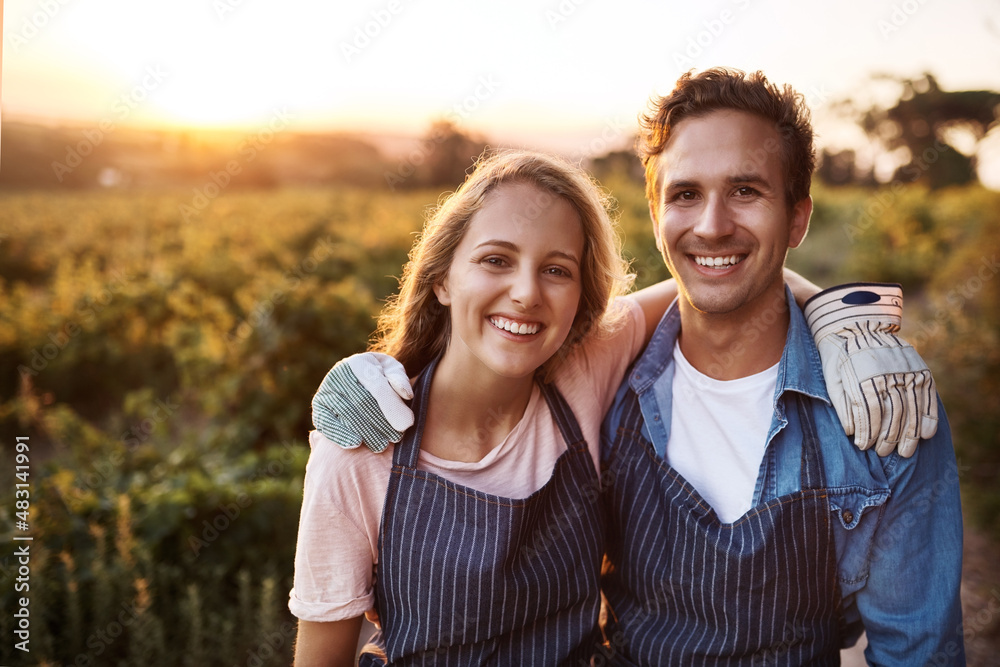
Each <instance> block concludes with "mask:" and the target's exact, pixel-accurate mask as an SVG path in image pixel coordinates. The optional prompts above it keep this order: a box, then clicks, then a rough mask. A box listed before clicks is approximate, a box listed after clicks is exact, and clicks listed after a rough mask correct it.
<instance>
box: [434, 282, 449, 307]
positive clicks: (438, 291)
mask: <svg viewBox="0 0 1000 667" xmlns="http://www.w3.org/2000/svg"><path fill="white" fill-rule="evenodd" d="M434 294H435V295H437V298H438V303H440V304H441V305H442V306H450V305H451V294H450V293H449V292H448V277H447V276H445V278H444V280H442V281H441V282H439V283H435V284H434Z"/></svg>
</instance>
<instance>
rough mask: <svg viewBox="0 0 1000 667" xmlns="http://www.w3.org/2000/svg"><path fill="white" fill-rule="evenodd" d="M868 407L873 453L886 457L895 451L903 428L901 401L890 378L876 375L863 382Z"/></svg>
mask: <svg viewBox="0 0 1000 667" xmlns="http://www.w3.org/2000/svg"><path fill="white" fill-rule="evenodd" d="M864 393H865V400H866V402H867V404H868V406H869V419H870V420H871V424H870V427H871V438H872V443H873V445H874V447H875V452H876V453H877V454H878V455H879V456H888V455H889V454H891V453H892V452H893V451H895V449H896V446H897V445H898V444H899V438H900V435H901V433H902V427H903V412H902V410H901V406H902V401H901V400H900V396H899V392H898V390H897V388H896V387H895V386H894V384H893V383H892V381H891V376H886V375H878V376H875V377H873V378H870V379H868V380H866V381H865V382H864Z"/></svg>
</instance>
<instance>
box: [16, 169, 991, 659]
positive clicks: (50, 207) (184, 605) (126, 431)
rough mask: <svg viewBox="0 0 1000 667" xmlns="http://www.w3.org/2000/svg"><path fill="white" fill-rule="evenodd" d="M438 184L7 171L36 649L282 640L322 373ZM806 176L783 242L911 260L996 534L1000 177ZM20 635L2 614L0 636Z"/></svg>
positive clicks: (965, 475) (827, 279) (981, 520)
mask: <svg viewBox="0 0 1000 667" xmlns="http://www.w3.org/2000/svg"><path fill="white" fill-rule="evenodd" d="M606 185H607V186H608V187H609V188H610V189H611V191H612V192H613V193H614V195H615V196H616V197H617V199H618V208H617V213H618V215H619V216H620V219H621V224H622V228H623V231H624V234H625V249H626V252H627V253H628V255H629V256H630V257H631V258H633V259H634V264H633V266H634V269H635V271H636V273H637V275H638V284H639V286H642V285H645V284H649V283H650V282H652V281H655V280H658V279H660V278H662V277H665V276H666V271H665V269H664V267H663V264H662V260H661V259H660V257H659V255H658V253H657V251H656V250H655V248H654V247H653V244H652V240H651V234H650V232H649V229H648V226H649V223H648V214H647V207H646V203H645V200H644V198H643V194H642V188H641V186H640V185H637V184H635V183H632V182H630V181H627V180H626V179H624V178H616V177H611V178H608V179H607V181H606ZM438 195H439V193H438V192H437V191H409V192H405V193H388V192H386V191H383V190H364V189H352V188H348V187H330V188H323V189H294V190H293V189H276V190H238V189H235V188H233V189H231V190H225V191H223V192H222V193H221V194H219V195H218V196H217V197H215V198H213V199H211V200H206V201H205V202H204V204H205V205H204V206H199V204H201V203H202V202H197V201H195V197H194V193H193V192H192V191H191V190H190V189H188V190H176V191H170V190H150V191H112V190H108V191H77V192H54V191H38V192H28V193H11V192H5V193H0V304H2V308H0V452H2V458H3V466H4V467H3V471H4V472H3V475H4V477H3V480H4V481H3V484H2V485H0V489H2V491H0V501H2V502H0V513H2V514H3V517H4V521H3V523H2V526H3V531H4V534H3V535H2V536H0V539H2V540H4V541H5V542H7V543H11V537H12V533H16V532H17V531H16V530H15V523H14V522H15V520H16V519H18V517H16V516H15V510H16V505H15V498H14V493H13V488H14V484H13V482H17V481H19V480H16V479H13V478H12V476H11V474H10V473H8V472H7V471H13V470H15V467H14V466H15V455H16V453H17V452H16V451H15V443H16V440H15V439H16V438H17V437H18V436H21V437H26V438H28V440H27V441H26V442H28V443H29V449H28V452H27V456H28V459H29V460H30V490H31V493H30V515H29V517H28V523H29V526H30V528H29V531H28V533H30V534H32V535H34V536H35V541H34V542H33V543H32V547H31V549H32V559H31V582H30V584H31V588H30V595H31V607H30V609H31V629H32V633H31V649H32V653H31V657H32V661H33V662H34V661H40V662H45V660H48V662H49V664H66V665H70V664H74V665H81V664H118V663H119V662H122V663H126V664H142V665H179V664H191V665H207V664H259V665H268V664H273V665H278V664H287V663H288V662H289V660H290V645H291V642H292V640H293V638H294V626H293V625H292V621H293V619H292V618H291V617H290V616H289V615H288V613H287V608H286V600H287V593H288V589H289V588H290V585H291V572H292V559H293V555H294V548H295V534H296V524H297V518H298V510H299V503H300V498H301V485H302V475H303V470H304V466H305V461H306V459H307V456H308V446H307V444H306V436H307V433H308V431H309V429H310V427H311V426H310V414H309V409H310V399H311V397H312V394H313V391H314V390H315V388H316V386H317V385H318V384H319V382H320V380H321V379H322V377H323V375H324V374H325V372H326V371H327V370H328V368H329V367H330V366H331V365H332V364H333V363H334V362H335V361H337V360H338V359H339V358H341V357H343V356H345V355H347V354H350V353H353V352H356V351H360V350H362V349H363V348H364V346H365V344H366V341H367V340H368V338H369V336H370V335H371V333H372V330H373V329H374V319H373V318H374V315H375V314H376V313H377V311H378V309H379V307H380V304H381V302H382V300H383V299H384V298H385V297H386V296H387V295H388V294H390V293H391V292H392V290H393V289H394V288H395V286H396V277H397V276H398V275H399V273H400V267H401V265H402V263H403V262H404V261H405V259H406V255H407V252H408V250H409V247H410V244H411V242H412V239H413V234H414V233H415V232H416V231H418V230H419V229H420V226H421V223H422V220H423V217H424V215H425V213H426V210H427V208H428V206H430V205H433V204H434V203H435V202H436V201H437V198H438ZM814 196H815V199H816V209H815V214H814V217H813V226H812V229H811V231H810V234H809V237H808V238H807V239H806V242H805V244H804V247H803V248H801V249H799V250H796V251H793V252H792V254H791V256H790V260H789V263H790V265H791V266H792V267H794V268H796V269H798V270H799V271H800V272H802V273H804V274H805V275H806V276H807V277H810V278H812V279H813V280H814V281H816V282H819V283H820V284H823V285H831V284H835V283H836V282H840V281H845V280H866V281H867V280H877V281H897V282H901V283H903V285H904V289H905V292H906V295H907V302H906V311H905V322H904V335H906V336H907V337H908V338H909V339H910V340H911V341H913V342H914V343H915V344H916V346H917V347H918V349H919V350H920V352H921V353H922V354H923V355H924V356H925V358H926V359H927V360H928V362H929V363H930V365H931V367H932V369H933V370H934V372H935V376H936V378H937V381H938V386H939V390H940V391H941V394H942V396H943V398H944V401H945V404H946V406H947V407H948V410H949V417H950V419H951V423H952V427H953V430H954V432H955V443H956V450H957V453H958V457H959V471H960V476H961V481H962V485H963V500H964V503H965V510H966V514H967V518H968V519H969V520H970V521H971V522H973V524H974V525H976V526H978V527H980V528H981V529H982V530H983V531H985V532H986V533H987V534H989V535H992V536H993V537H994V538H996V537H1000V518H998V517H1000V491H998V490H997V489H996V480H997V472H998V461H1000V344H998V343H1000V341H998V336H1000V278H998V276H997V272H998V271H1000V265H998V264H997V260H998V257H997V256H998V255H1000V193H996V192H990V191H987V190H984V189H981V188H979V187H967V188H962V189H952V190H942V191H935V192H933V193H931V192H928V191H927V190H925V189H921V188H919V187H916V186H905V187H904V186H899V187H888V186H887V187H885V188H883V189H881V190H878V191H873V190H865V189H860V188H857V189H843V190H830V189H823V190H817V191H816V192H814ZM185 206H187V207H193V208H194V209H195V213H193V214H192V213H191V210H190V209H188V208H183V207H185ZM3 573H4V574H3V575H0V576H2V577H3V579H4V580H3V582H2V583H3V585H2V586H0V599H2V600H3V608H4V609H5V610H8V609H14V608H15V592H14V585H13V578H14V573H15V569H14V567H13V565H12V563H11V562H8V563H5V568H4V570H3ZM13 623H14V619H12V618H11V616H10V615H9V614H5V615H4V616H3V617H0V635H2V636H3V637H5V638H10V637H12V636H13V634H12V633H13V627H12V624H13ZM116 628H117V629H116ZM14 654H15V650H14V649H13V648H12V642H10V641H9V640H8V639H5V640H4V642H3V643H2V644H0V662H3V663H4V664H10V663H11V662H12V661H14V660H19V659H20V657H19V656H17V655H14ZM14 664H22V663H20V662H17V663H14Z"/></svg>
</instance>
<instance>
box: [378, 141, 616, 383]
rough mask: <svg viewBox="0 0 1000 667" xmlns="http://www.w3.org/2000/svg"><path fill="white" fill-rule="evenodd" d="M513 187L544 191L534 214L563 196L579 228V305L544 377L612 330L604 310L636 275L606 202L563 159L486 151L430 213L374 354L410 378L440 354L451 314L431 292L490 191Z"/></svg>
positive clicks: (386, 310) (387, 308) (389, 307)
mask: <svg viewBox="0 0 1000 667" xmlns="http://www.w3.org/2000/svg"><path fill="white" fill-rule="evenodd" d="M511 183H526V184H530V185H534V186H535V187H537V188H538V189H539V190H541V191H542V193H545V194H544V195H543V196H540V197H539V202H538V206H539V211H541V209H542V208H544V207H545V205H547V204H548V203H550V200H548V198H549V197H551V196H553V195H554V196H558V197H562V198H564V199H565V200H566V201H568V202H569V203H570V204H571V205H572V206H573V208H574V209H575V210H576V212H577V213H578V214H579V216H580V221H581V222H582V225H583V237H584V244H583V257H582V261H581V264H580V277H581V295H580V305H579V307H578V309H577V313H576V318H575V319H574V320H573V326H572V329H571V331H570V334H569V335H568V336H567V338H566V341H565V342H564V343H563V345H562V347H561V348H560V349H559V351H558V352H557V353H556V354H555V355H553V357H552V358H551V359H549V360H548V361H547V362H546V363H545V364H544V365H543V366H542V369H543V373H544V376H545V378H546V379H551V372H552V371H553V370H554V369H555V367H556V366H557V365H558V364H559V363H560V362H561V360H562V359H563V358H565V356H566V353H567V352H569V350H570V349H572V348H573V346H575V345H577V344H579V343H580V342H582V341H583V340H585V339H586V338H587V337H589V336H594V335H603V334H606V333H607V332H608V331H609V330H610V329H611V328H613V326H614V322H613V320H614V319H616V318H614V317H612V316H611V315H610V313H609V310H608V306H609V304H610V302H611V300H612V299H614V298H615V297H616V296H618V295H621V294H624V293H625V292H627V291H628V289H629V288H630V287H631V284H632V281H633V280H634V276H633V275H631V274H630V273H629V272H628V265H627V263H626V262H625V261H624V260H623V259H622V256H621V239H620V236H619V234H618V227H617V225H616V224H615V223H614V222H613V221H612V219H611V217H610V215H609V208H610V205H609V204H610V198H609V197H608V196H607V195H606V194H605V193H604V192H603V191H602V190H601V189H600V188H599V186H598V185H597V184H596V183H595V182H594V181H593V179H592V178H591V177H590V176H588V175H587V173H586V172H584V171H583V170H582V169H580V168H579V167H576V166H574V165H572V164H570V163H569V162H567V161H565V160H563V159H561V158H557V157H553V156H550V155H545V154H542V153H534V152H529V151H515V150H504V151H499V152H494V153H484V154H483V156H481V157H480V159H479V160H478V161H477V164H476V167H475V170H474V171H473V172H472V174H471V175H470V176H468V177H467V178H466V180H465V183H463V184H462V185H461V186H460V187H459V188H458V190H456V191H455V192H454V193H453V194H451V195H448V196H447V197H446V198H444V199H443V200H442V201H441V202H440V203H439V205H438V206H437V207H436V208H435V209H434V210H433V211H432V212H431V214H430V216H429V217H428V219H427V222H426V223H425V224H424V229H423V231H422V232H421V234H420V236H419V237H418V238H417V240H416V241H415V242H414V245H413V248H412V249H411V251H410V255H409V262H407V264H406V266H405V267H404V268H403V277H402V278H401V279H400V289H399V294H398V295H396V296H394V297H390V298H389V300H388V301H387V303H386V306H385V308H384V309H383V310H382V313H381V315H380V316H379V320H378V330H377V331H376V334H375V340H374V342H373V343H372V345H371V346H370V349H371V350H372V351H375V352H384V353H386V354H390V355H392V356H394V357H395V358H396V359H398V360H399V361H400V362H401V363H402V364H403V366H404V367H405V368H406V372H407V373H408V374H410V375H411V376H412V375H416V374H418V373H419V372H420V371H421V370H422V369H423V368H424V367H425V366H426V365H427V364H428V363H430V362H431V361H432V360H433V359H434V358H435V357H437V356H438V355H439V354H441V353H443V352H444V350H445V348H446V347H447V345H448V339H449V336H450V333H451V318H450V316H449V311H448V308H446V307H444V306H442V305H441V304H440V303H439V302H438V300H437V296H436V295H435V294H434V286H435V285H437V284H439V283H441V282H442V281H443V280H444V279H445V277H446V276H447V274H448V269H449V267H450V266H451V261H452V258H453V257H454V255H455V249H456V248H457V247H458V244H459V243H460V242H461V240H462V237H463V236H465V232H466V230H467V229H468V227H469V222H470V220H471V219H472V216H473V215H475V214H476V212H477V211H479V210H480V209H482V208H483V206H484V204H485V203H486V200H487V197H488V196H489V194H490V193H491V192H492V191H494V190H496V189H497V188H498V187H499V186H500V185H502V184H511Z"/></svg>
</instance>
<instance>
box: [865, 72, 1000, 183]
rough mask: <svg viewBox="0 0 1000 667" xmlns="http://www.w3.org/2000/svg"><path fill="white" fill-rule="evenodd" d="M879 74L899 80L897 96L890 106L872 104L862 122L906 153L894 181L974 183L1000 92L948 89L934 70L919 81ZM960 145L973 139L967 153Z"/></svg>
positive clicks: (888, 147) (885, 144) (874, 134)
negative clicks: (977, 151) (982, 143)
mask: <svg viewBox="0 0 1000 667" xmlns="http://www.w3.org/2000/svg"><path fill="white" fill-rule="evenodd" d="M876 78H879V79H888V80H892V81H896V82H898V83H899V85H900V86H901V88H902V92H901V94H900V96H899V100H898V101H897V102H896V104H895V105H894V106H892V107H890V108H888V109H884V108H881V107H878V106H873V107H872V108H870V109H868V110H867V111H866V112H864V114H863V115H862V117H861V119H860V121H859V122H860V124H861V127H862V128H863V129H864V130H865V132H866V133H867V134H868V136H869V137H871V138H872V139H874V140H875V141H876V142H878V143H879V144H880V145H881V146H882V147H883V148H884V149H885V150H886V151H889V152H892V151H899V150H901V149H902V150H903V151H904V152H905V153H906V154H907V157H906V158H904V159H905V160H906V161H905V162H904V163H903V164H902V165H901V166H900V167H899V168H898V169H897V170H896V173H895V175H894V177H893V179H894V180H899V181H905V182H922V183H924V184H926V185H928V186H929V187H931V188H941V187H945V186H948V185H962V184H966V183H970V182H972V181H974V180H975V179H976V172H975V166H976V157H975V148H976V147H977V146H978V144H979V142H980V141H981V140H982V138H983V137H984V136H985V135H986V133H987V132H989V130H990V129H991V128H993V127H994V126H995V125H996V123H997V119H998V112H1000V93H997V92H994V91H990V90H962V91H944V90H942V89H941V87H940V86H939V85H938V82H937V80H936V79H935V78H934V76H933V75H932V74H930V73H925V74H924V75H923V77H921V78H919V79H899V78H896V77H892V76H886V75H883V76H879V77H876ZM963 140H964V141H963ZM956 143H971V150H969V146H966V152H968V153H969V154H968V155H966V154H965V153H964V152H962V151H960V150H958V148H959V146H956Z"/></svg>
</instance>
